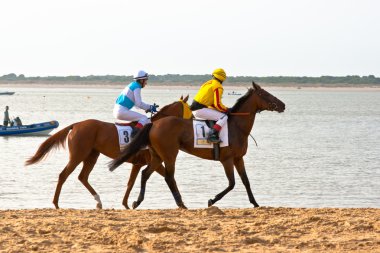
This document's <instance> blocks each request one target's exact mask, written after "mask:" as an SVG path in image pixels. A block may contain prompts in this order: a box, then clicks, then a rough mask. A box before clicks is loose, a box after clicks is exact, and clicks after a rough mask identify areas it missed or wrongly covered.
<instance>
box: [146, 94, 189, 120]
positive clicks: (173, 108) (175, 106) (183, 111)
mask: <svg viewBox="0 0 380 253" xmlns="http://www.w3.org/2000/svg"><path fill="white" fill-rule="evenodd" d="M188 99H189V95H187V96H186V97H185V98H183V96H181V98H180V99H179V101H175V102H173V103H171V104H168V105H165V106H164V107H162V108H161V110H160V111H158V112H157V113H156V114H155V115H154V116H153V117H152V121H155V120H159V119H161V118H164V117H167V116H175V117H179V118H187V119H189V118H191V116H192V114H191V110H190V107H189V105H188V104H187V100H188ZM189 111H190V115H189Z"/></svg>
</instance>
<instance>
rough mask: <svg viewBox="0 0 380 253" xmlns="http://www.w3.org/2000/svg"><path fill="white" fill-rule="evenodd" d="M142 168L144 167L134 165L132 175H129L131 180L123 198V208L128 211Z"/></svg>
mask: <svg viewBox="0 0 380 253" xmlns="http://www.w3.org/2000/svg"><path fill="white" fill-rule="evenodd" d="M142 166H143V165H138V164H133V165H132V170H131V174H130V175H129V179H128V184H127V190H126V192H125V195H124V198H123V206H125V208H126V209H129V206H128V198H129V194H130V193H131V190H132V188H133V185H134V184H135V181H136V178H137V175H138V174H139V172H140V169H141V167H142Z"/></svg>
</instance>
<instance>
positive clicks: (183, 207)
mask: <svg viewBox="0 0 380 253" xmlns="http://www.w3.org/2000/svg"><path fill="white" fill-rule="evenodd" d="M178 207H179V208H180V209H186V210H187V207H186V206H185V204H183V203H182V204H180V205H178Z"/></svg>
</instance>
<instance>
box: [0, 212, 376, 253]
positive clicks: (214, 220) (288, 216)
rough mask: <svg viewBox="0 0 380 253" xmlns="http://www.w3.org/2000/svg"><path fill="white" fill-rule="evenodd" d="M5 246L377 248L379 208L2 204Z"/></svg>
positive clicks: (0, 242)
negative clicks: (111, 207) (25, 206)
mask: <svg viewBox="0 0 380 253" xmlns="http://www.w3.org/2000/svg"><path fill="white" fill-rule="evenodd" d="M0 219H1V222H0V231H1V233H0V251H1V252H30V251H36V252H284V251H291V252H317V251H321V252H380V209H372V208H271V207H260V208H256V209H253V208H245V209H219V208H218V207H211V208H207V209H195V210H194V209H193V210H179V209H170V210H109V209H108V210H74V209H64V210H63V209H62V210H55V209H33V210H2V211H0Z"/></svg>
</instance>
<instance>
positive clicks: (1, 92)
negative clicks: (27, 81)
mask: <svg viewBox="0 0 380 253" xmlns="http://www.w3.org/2000/svg"><path fill="white" fill-rule="evenodd" d="M13 94H15V93H14V92H13V91H0V95H13Z"/></svg>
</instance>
